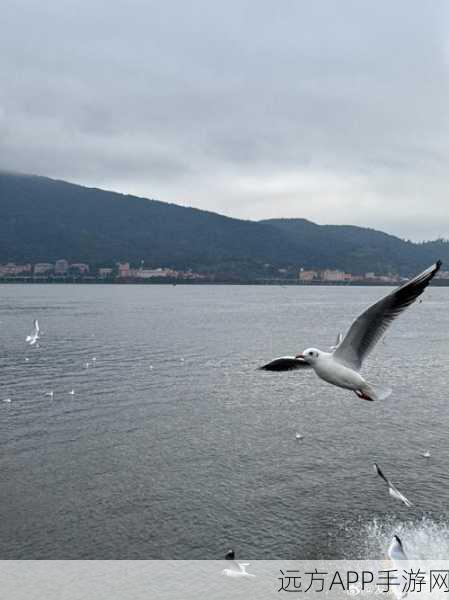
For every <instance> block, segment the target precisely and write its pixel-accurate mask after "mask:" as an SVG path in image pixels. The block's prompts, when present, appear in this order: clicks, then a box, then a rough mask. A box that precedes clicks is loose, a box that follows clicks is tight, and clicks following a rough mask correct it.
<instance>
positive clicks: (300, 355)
mask: <svg viewBox="0 0 449 600" xmlns="http://www.w3.org/2000/svg"><path fill="white" fill-rule="evenodd" d="M295 358H304V354H297V355H296V356H295Z"/></svg>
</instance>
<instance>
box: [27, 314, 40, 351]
mask: <svg viewBox="0 0 449 600" xmlns="http://www.w3.org/2000/svg"><path fill="white" fill-rule="evenodd" d="M39 331H40V330H39V323H38V321H37V319H34V331H33V332H32V333H31V334H30V335H27V336H26V339H25V341H26V342H28V343H29V345H30V346H33V345H34V344H35V343H36V342H37V340H38V339H39Z"/></svg>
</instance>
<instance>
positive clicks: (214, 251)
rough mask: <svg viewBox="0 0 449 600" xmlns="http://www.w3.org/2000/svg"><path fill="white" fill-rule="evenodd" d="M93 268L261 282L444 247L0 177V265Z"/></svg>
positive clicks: (363, 267)
mask: <svg viewBox="0 0 449 600" xmlns="http://www.w3.org/2000/svg"><path fill="white" fill-rule="evenodd" d="M59 258H67V259H68V260H69V261H83V262H88V263H90V264H91V265H93V266H107V265H113V264H115V263H116V262H118V261H129V262H131V263H133V264H140V261H142V260H143V261H145V264H146V265H148V266H154V267H156V266H165V267H173V268H176V269H186V268H192V269H193V270H197V271H202V272H209V273H216V274H222V275H228V276H232V277H235V278H237V279H239V278H241V279H245V278H248V277H259V276H265V275H269V274H270V272H273V273H274V272H276V271H277V269H279V268H291V269H292V270H298V269H299V268H300V267H304V268H306V269H307V268H315V269H323V268H336V269H342V270H346V271H348V272H352V273H364V272H366V271H375V272H382V273H386V272H399V273H401V274H403V275H409V274H411V273H413V272H415V271H416V270H419V269H420V268H423V267H425V266H427V265H428V264H430V263H431V262H433V261H434V260H435V259H436V258H441V259H442V260H443V261H444V262H446V264H449V243H448V242H445V241H435V242H426V243H421V244H416V243H412V242H409V241H404V240H401V239H399V238H397V237H395V236H392V235H388V234H386V233H383V232H380V231H376V230H374V229H367V228H363V227H356V226H347V225H317V224H315V223H312V222H310V221H307V220H305V219H270V220H265V221H244V220H240V219H233V218H230V217H225V216H222V215H219V214H216V213H212V212H207V211H203V210H199V209H195V208H188V207H183V206H177V205H175V204H168V203H165V202H161V201H158V200H148V199H145V198H139V197H136V196H128V195H123V194H118V193H115V192H109V191H104V190H99V189H96V188H86V187H83V186H79V185H75V184H71V183H67V182H64V181H58V180H53V179H49V178H46V177H40V176H33V175H21V174H12V173H0V263H4V262H46V261H49V262H54V261H56V260H57V259H59Z"/></svg>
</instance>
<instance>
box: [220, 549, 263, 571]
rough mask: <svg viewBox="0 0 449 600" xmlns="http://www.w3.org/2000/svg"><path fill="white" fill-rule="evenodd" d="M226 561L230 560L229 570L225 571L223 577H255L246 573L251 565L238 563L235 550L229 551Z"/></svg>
mask: <svg viewBox="0 0 449 600" xmlns="http://www.w3.org/2000/svg"><path fill="white" fill-rule="evenodd" d="M225 559H226V560H229V568H228V569H223V571H222V573H223V575H227V576H228V577H255V575H253V574H252V573H248V572H247V571H246V567H249V565H250V563H238V562H237V561H236V560H235V552H234V550H228V552H226V556H225Z"/></svg>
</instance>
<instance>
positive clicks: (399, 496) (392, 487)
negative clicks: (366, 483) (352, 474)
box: [374, 463, 413, 507]
mask: <svg viewBox="0 0 449 600" xmlns="http://www.w3.org/2000/svg"><path fill="white" fill-rule="evenodd" d="M374 470H375V471H376V473H377V474H378V475H379V477H381V478H382V479H383V480H384V481H385V483H386V484H387V486H388V492H389V494H390V496H392V497H393V498H396V500H400V501H401V502H403V503H404V504H405V506H408V507H410V506H413V504H412V503H411V502H410V500H408V498H406V497H405V496H404V494H401V492H400V491H399V490H398V488H397V487H396V486H395V485H393V484H392V483H391V481H390V480H389V479H388V477H386V476H385V475H384V474H383V473H382V471H381V470H380V467H379V465H378V464H376V463H374Z"/></svg>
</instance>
